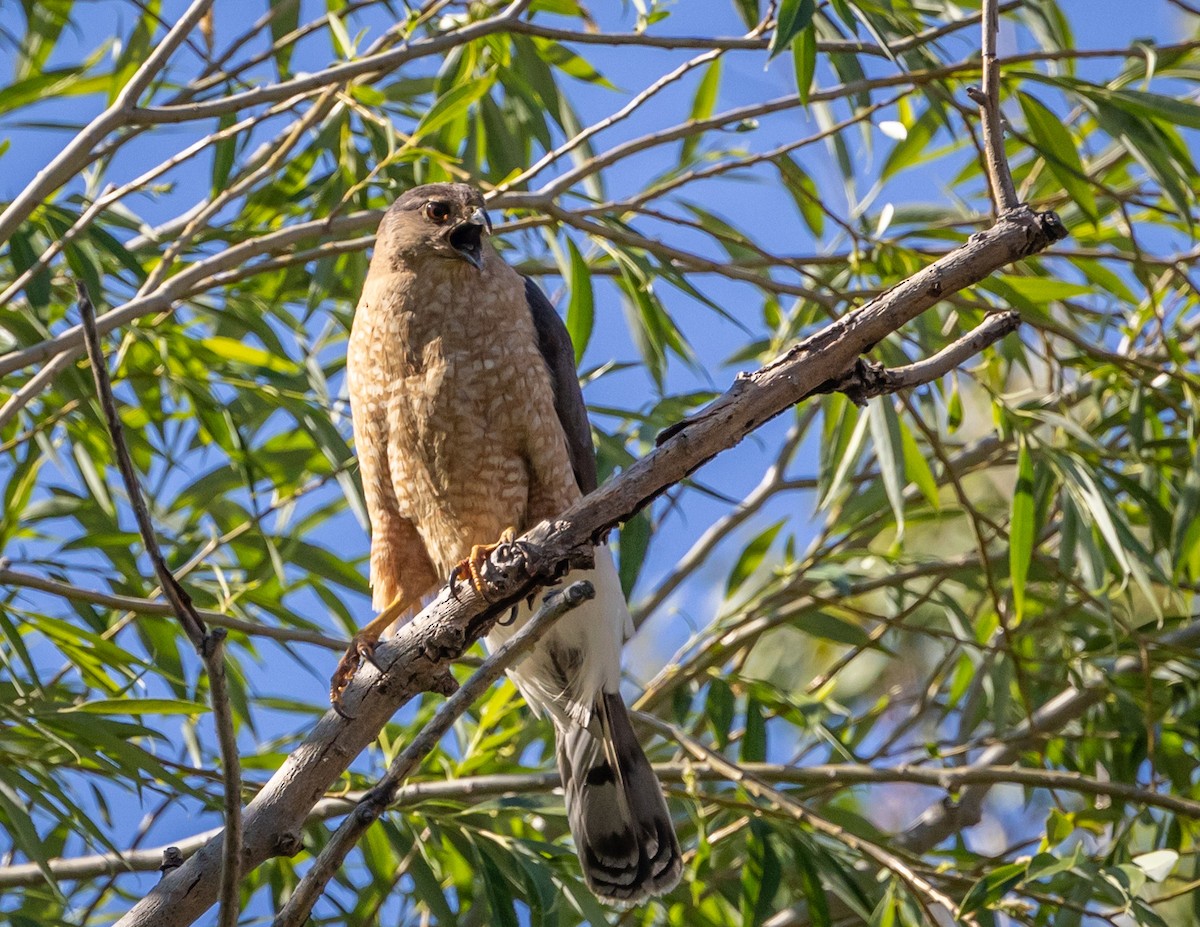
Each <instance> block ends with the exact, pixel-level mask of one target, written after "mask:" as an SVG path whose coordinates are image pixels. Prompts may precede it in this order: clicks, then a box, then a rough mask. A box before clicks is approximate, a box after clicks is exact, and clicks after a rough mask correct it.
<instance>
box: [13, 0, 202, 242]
mask: <svg viewBox="0 0 1200 927" xmlns="http://www.w3.org/2000/svg"><path fill="white" fill-rule="evenodd" d="M212 2H213V0H192V4H191V6H189V7H188V8H187V10H186V11H185V12H184V14H183V15H182V16H181V17H179V20H178V21H177V22H176V23H175V25H174V26H173V27H172V28H171V30H170V31H169V32H168V33H167V34H166V35H165V36H164V37H163V39H162V41H161V42H159V43H157V44H156V45H154V46H153V48H154V51H153V52H151V54H150V56H149V57H148V58H147V59H146V60H145V62H143V63H142V66H141V67H140V68H138V69H137V71H136V72H135V73H134V75H133V76H132V77H131V78H130V79H129V83H127V84H126V85H125V86H124V87H122V88H121V92H120V93H119V94H117V98H116V99H115V100H113V102H112V105H111V106H110V107H108V109H106V110H105V111H104V112H102V113H101V114H100V115H99V116H97V117H96V118H95V119H93V120H92V121H91V122H90V123H88V125H87V126H86V127H85V128H84V130H83V131H82V132H80V133H79V134H78V135H77V136H75V138H74V139H73V140H72V141H71V142H70V144H68V145H67V146H66V147H64V148H63V150H62V151H60V152H59V153H58V155H57V156H56V157H55V158H54V160H53V161H51V162H50V163H49V164H47V165H46V166H45V167H44V168H43V169H42V170H40V171H38V174H37V176H36V177H35V178H34V179H33V180H32V181H31V182H30V183H29V185H28V186H26V187H25V189H24V190H22V191H21V192H20V193H19V194H18V195H17V197H16V198H15V199H14V200H13V201H12V202H11V203H9V204H8V208H7V209H5V210H4V212H3V213H0V242H4V241H8V239H9V238H10V237H11V236H12V233H13V232H14V231H15V230H16V228H17V226H19V225H20V224H21V223H22V222H24V221H25V220H26V219H27V218H28V217H29V214H30V213H31V212H33V210H34V209H35V208H36V207H37V206H38V204H39V203H41V202H43V201H44V200H45V199H46V198H47V197H49V196H50V194H51V193H53V192H54V191H55V190H57V189H58V188H59V187H61V186H62V185H63V184H64V183H66V182H67V181H68V180H70V179H71V178H72V177H73V176H75V174H76V173H78V171H79V170H80V169H81V168H83V167H84V165H86V164H87V163H88V162H89V161H90V159H91V156H92V149H93V148H94V147H95V146H96V145H97V144H98V143H99V142H100V141H102V140H103V139H104V137H105V136H106V135H108V133H109V132H111V131H112V130H113V129H115V128H117V127H118V126H119V125H121V124H122V123H124V122H125V121H126V120H127V119H128V117H129V114H130V113H131V112H132V111H133V109H134V107H136V106H137V101H138V97H140V96H141V95H142V92H143V91H144V90H145V89H146V88H147V87H148V86H149V85H150V82H151V81H152V80H153V79H154V78H155V77H157V76H158V75H159V73H160V72H161V71H162V69H163V68H164V67H165V66H166V63H167V59H169V58H170V57H171V55H172V54H173V53H174V52H175V49H176V48H177V47H178V46H179V43H180V42H182V41H183V40H184V39H186V38H187V37H188V34H189V33H190V32H191V31H192V29H193V28H194V27H195V25H196V24H197V23H198V22H199V21H200V17H202V16H203V15H204V14H205V13H206V12H207V11H208V8H209V7H210V6H211V5H212Z"/></svg>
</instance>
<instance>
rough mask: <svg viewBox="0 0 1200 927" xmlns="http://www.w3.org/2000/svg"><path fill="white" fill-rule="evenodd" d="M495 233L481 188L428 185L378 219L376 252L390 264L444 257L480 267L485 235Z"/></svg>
mask: <svg viewBox="0 0 1200 927" xmlns="http://www.w3.org/2000/svg"><path fill="white" fill-rule="evenodd" d="M491 231H492V223H491V220H490V219H489V218H488V214H487V211H486V210H485V209H484V208H483V196H482V194H480V192H479V191H478V190H476V189H475V188H474V187H472V186H469V185H468V184H465V183H429V184H424V185H423V186H420V187H413V188H412V189H411V190H409V191H407V192H406V193H405V194H404V195H403V196H401V197H400V199H398V200H396V202H394V203H393V204H392V205H391V208H390V209H388V211H387V213H386V214H385V215H384V217H383V221H382V222H380V223H379V235H378V237H377V239H376V242H375V254H376V257H377V258H379V259H382V260H383V261H384V262H385V264H386V266H390V267H396V266H398V265H401V264H408V263H411V262H413V261H414V260H421V259H424V258H427V257H440V258H449V259H452V260H463V261H466V262H467V263H468V264H471V265H472V266H474V267H475V268H476V269H481V268H482V267H483V236H484V235H486V234H490V233H491Z"/></svg>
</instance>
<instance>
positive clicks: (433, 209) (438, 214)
mask: <svg viewBox="0 0 1200 927" xmlns="http://www.w3.org/2000/svg"><path fill="white" fill-rule="evenodd" d="M425 215H426V216H427V217H428V218H429V219H430V220H431V221H433V222H436V223H437V224H438V225H441V224H442V223H443V222H445V221H446V220H447V219H449V218H450V207H449V206H448V205H446V204H445V203H426V204H425Z"/></svg>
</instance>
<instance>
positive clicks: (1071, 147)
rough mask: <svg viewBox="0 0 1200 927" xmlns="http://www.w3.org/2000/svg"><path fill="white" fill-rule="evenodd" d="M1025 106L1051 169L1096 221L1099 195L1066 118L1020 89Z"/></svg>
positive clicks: (1081, 207) (1026, 114)
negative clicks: (1097, 195)
mask: <svg viewBox="0 0 1200 927" xmlns="http://www.w3.org/2000/svg"><path fill="white" fill-rule="evenodd" d="M1017 98H1018V99H1019V100H1020V103H1021V109H1022V110H1023V111H1024V113H1025V122H1026V124H1027V125H1028V126H1029V131H1030V134H1031V135H1033V140H1034V143H1035V144H1036V145H1037V148H1038V151H1039V152H1041V155H1042V157H1043V158H1045V159H1046V166H1047V167H1049V168H1050V172H1051V173H1052V174H1054V176H1055V177H1056V178H1058V182H1059V183H1061V184H1062V185H1063V188H1064V189H1065V190H1066V191H1067V194H1068V195H1069V196H1070V197H1071V199H1073V200H1074V201H1075V203H1076V205H1078V206H1079V208H1080V209H1081V210H1082V211H1083V213H1084V215H1086V216H1087V217H1088V218H1089V219H1091V220H1092V224H1093V225H1095V224H1096V222H1097V221H1098V219H1099V213H1098V212H1097V210H1096V198H1095V197H1094V196H1093V195H1092V186H1091V182H1090V181H1089V180H1088V175H1087V172H1086V171H1085V170H1084V167H1083V161H1082V160H1080V158H1079V151H1078V150H1077V148H1076V146H1075V139H1074V138H1072V137H1071V133H1070V132H1069V131H1068V130H1067V127H1066V126H1065V125H1063V122H1062V120H1061V119H1060V118H1059V117H1058V116H1056V115H1055V114H1054V113H1052V112H1051V111H1050V110H1049V108H1048V107H1047V106H1046V105H1045V104H1044V103H1042V101H1041V100H1039V99H1038V98H1037V97H1035V96H1032V95H1031V94H1028V93H1024V92H1019V93H1018V94H1017Z"/></svg>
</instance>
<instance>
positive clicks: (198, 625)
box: [76, 283, 242, 927]
mask: <svg viewBox="0 0 1200 927" xmlns="http://www.w3.org/2000/svg"><path fill="white" fill-rule="evenodd" d="M76 292H77V294H78V297H79V315H80V318H81V320H82V325H83V332H84V343H85V345H86V347H87V352H88V357H89V359H90V360H91V363H92V374H93V376H94V377H95V380H96V394H97V396H98V397H99V399H100V408H101V411H102V412H103V413H104V420H105V422H106V424H107V425H108V431H109V435H110V436H111V437H112V443H113V453H114V456H115V457H116V461H117V469H118V470H119V471H120V472H121V479H122V480H123V481H124V483H125V492H126V494H127V495H128V497H129V505H130V507H131V508H132V509H133V513H134V516H135V518H136V519H137V525H138V531H139V532H140V533H141V535H142V542H143V544H144V545H145V547H146V553H147V555H148V556H149V557H150V562H151V563H152V564H153V565H154V572H155V573H156V574H157V575H158V581H159V585H160V586H161V587H162V590H163V593H164V594H165V595H166V597H167V601H168V602H170V603H171V607H172V609H174V611H175V614H176V616H177V617H178V618H179V622H180V624H181V625H183V630H184V633H186V634H187V636H188V639H189V640H190V641H191V642H192V645H193V646H194V647H195V648H196V651H197V653H199V654H200V657H201V659H203V660H204V664H205V667H206V668H207V670H208V686H209V692H210V694H211V696H212V710H213V722H214V724H215V725H216V729H217V741H218V743H219V745H220V750H221V771H222V777H223V780H224V792H225V832H226V833H228V834H230V835H231V839H230V843H229V846H230V848H231V849H230V851H229V852H227V853H226V854H224V856H223V858H222V861H221V870H220V891H219V894H218V897H219V898H220V900H221V907H220V913H219V915H218V924H219V925H220V927H237V922H238V913H239V910H240V906H239V893H238V883H239V880H240V877H241V864H240V860H239V854H238V853H237V850H236V848H237V847H238V846H239V845H240V844H241V834H242V798H241V795H242V782H241V779H242V773H241V760H240V757H239V756H238V749H237V734H236V733H235V732H234V727H233V713H232V710H231V708H230V703H229V691H228V687H227V686H226V683H225V635H226V631H225V629H224V628H217V629H216V630H215V631H211V632H210V631H208V629H207V628H206V627H205V626H204V621H203V620H202V619H201V618H200V616H199V614H197V612H196V609H195V607H194V606H193V605H192V600H191V597H190V596H188V594H187V592H186V591H185V590H184V588H183V587H182V586H181V585H179V582H178V580H176V579H175V576H174V574H172V573H171V570H170V568H169V567H168V566H167V562H166V561H165V560H164V559H163V555H162V551H161V550H159V547H158V541H157V540H155V537H154V525H153V523H152V522H151V521H150V513H149V511H148V510H147V509H146V500H145V499H144V497H143V496H142V489H141V486H140V485H139V483H138V478H137V471H135V470H134V468H133V461H132V460H131V459H130V457H129V447H128V445H127V444H126V443H125V430H124V428H123V427H122V425H121V417H120V415H119V414H118V413H117V403H116V399H115V398H114V397H113V391H112V383H111V382H109V378H108V368H107V366H106V364H105V360H104V351H103V349H102V348H101V346H100V335H99V332H98V331H97V330H96V311H95V309H94V308H93V307H92V300H91V297H90V296H89V295H88V292H87V289H86V287H84V285H83V284H82V283H78V284H76Z"/></svg>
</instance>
